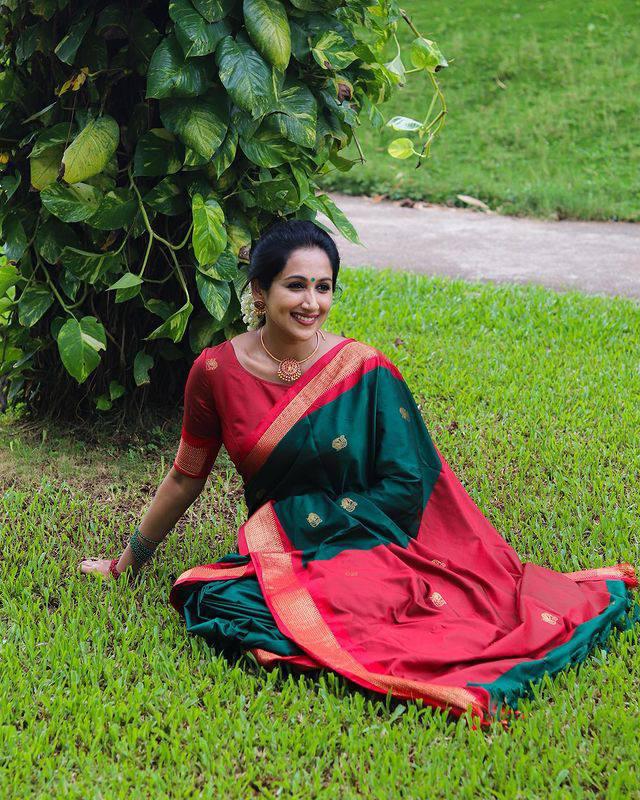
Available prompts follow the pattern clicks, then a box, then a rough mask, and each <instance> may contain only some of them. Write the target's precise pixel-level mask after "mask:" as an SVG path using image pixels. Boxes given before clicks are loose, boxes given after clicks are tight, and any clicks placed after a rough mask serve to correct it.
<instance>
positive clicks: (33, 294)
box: [18, 283, 53, 328]
mask: <svg viewBox="0 0 640 800" xmlns="http://www.w3.org/2000/svg"><path fill="white" fill-rule="evenodd" d="M52 304H53V294H52V293H51V289H49V287H48V286H47V285H46V284H43V283H40V284H33V285H31V286H29V287H28V288H27V289H25V290H24V292H23V293H22V294H21V295H20V300H18V321H19V322H20V324H21V325H24V326H25V328H31V327H32V326H33V325H35V324H36V322H37V321H38V320H39V319H40V318H41V317H43V316H44V315H45V314H46V312H47V311H48V310H49V308H51V306H52Z"/></svg>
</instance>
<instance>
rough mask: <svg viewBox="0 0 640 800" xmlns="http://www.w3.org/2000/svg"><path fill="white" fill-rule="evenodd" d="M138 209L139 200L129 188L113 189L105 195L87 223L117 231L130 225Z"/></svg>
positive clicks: (106, 229)
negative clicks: (132, 194)
mask: <svg viewBox="0 0 640 800" xmlns="http://www.w3.org/2000/svg"><path fill="white" fill-rule="evenodd" d="M137 211H138V201H137V200H136V198H135V196H134V197H132V196H131V192H130V191H129V190H128V189H112V190H111V191H110V192H107V193H106V194H105V195H104V197H103V198H102V202H101V203H100V205H99V206H98V210H97V211H96V213H95V214H93V216H91V217H89V219H87V224H88V225H91V226H92V227H93V228H98V230H101V231H115V230H117V229H118V228H126V227H127V226H128V225H130V224H131V223H132V222H133V218H134V217H135V215H136V213H137Z"/></svg>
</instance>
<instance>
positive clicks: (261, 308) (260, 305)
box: [253, 300, 267, 317]
mask: <svg viewBox="0 0 640 800" xmlns="http://www.w3.org/2000/svg"><path fill="white" fill-rule="evenodd" d="M253 308H254V310H255V313H256V314H257V315H258V316H259V317H261V316H262V315H263V314H265V313H266V308H267V307H266V305H265V303H264V301H263V300H254V301H253Z"/></svg>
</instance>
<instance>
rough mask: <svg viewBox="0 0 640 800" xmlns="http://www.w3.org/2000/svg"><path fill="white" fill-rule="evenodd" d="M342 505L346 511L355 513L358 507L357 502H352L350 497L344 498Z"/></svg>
mask: <svg viewBox="0 0 640 800" xmlns="http://www.w3.org/2000/svg"><path fill="white" fill-rule="evenodd" d="M340 505H341V506H342V508H344V510H345V511H353V510H354V509H355V507H356V506H357V505H358V504H357V503H356V501H355V500H352V499H351V498H350V497H343V498H342V500H341V501H340Z"/></svg>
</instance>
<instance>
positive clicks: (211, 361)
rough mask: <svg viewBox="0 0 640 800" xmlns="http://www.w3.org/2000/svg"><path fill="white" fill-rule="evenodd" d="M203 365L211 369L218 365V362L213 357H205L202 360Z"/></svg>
mask: <svg viewBox="0 0 640 800" xmlns="http://www.w3.org/2000/svg"><path fill="white" fill-rule="evenodd" d="M204 366H205V369H207V370H212V369H215V368H216V367H217V366H218V362H217V361H216V360H215V358H207V359H206V360H205V362H204Z"/></svg>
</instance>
